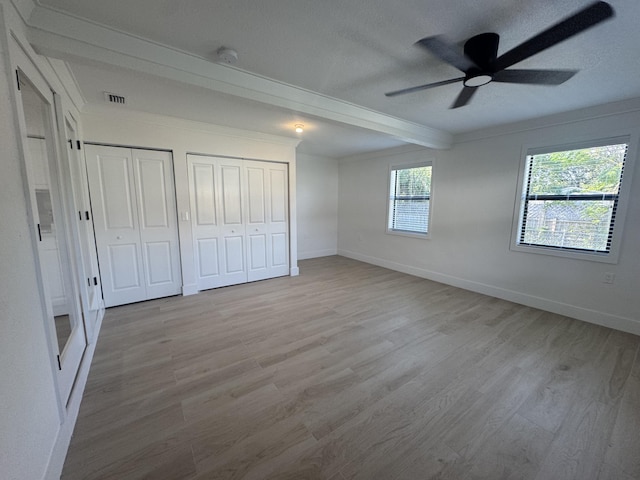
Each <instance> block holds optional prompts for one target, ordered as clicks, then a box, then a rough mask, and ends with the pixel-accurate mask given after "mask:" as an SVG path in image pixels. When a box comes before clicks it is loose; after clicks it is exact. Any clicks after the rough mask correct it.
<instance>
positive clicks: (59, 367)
mask: <svg viewBox="0 0 640 480" xmlns="http://www.w3.org/2000/svg"><path fill="white" fill-rule="evenodd" d="M56 357H58V370H62V364H61V363H60V355H56Z"/></svg>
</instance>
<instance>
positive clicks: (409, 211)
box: [387, 163, 431, 236]
mask: <svg viewBox="0 0 640 480" xmlns="http://www.w3.org/2000/svg"><path fill="white" fill-rule="evenodd" d="M430 202H431V163H421V164H418V165H410V166H402V167H392V168H391V175H390V181H389V212H388V222H387V232H389V233H399V234H408V235H420V236H426V235H427V233H428V232H429V213H430V208H429V207H430Z"/></svg>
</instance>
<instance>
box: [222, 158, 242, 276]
mask: <svg viewBox="0 0 640 480" xmlns="http://www.w3.org/2000/svg"><path fill="white" fill-rule="evenodd" d="M243 184H244V170H243V166H242V160H234V159H226V158H225V159H221V160H220V190H219V192H220V202H219V205H220V221H221V227H222V228H221V233H222V242H221V251H222V261H221V262H220V266H221V272H222V275H223V276H224V278H225V281H224V284H225V285H234V284H236V283H244V282H246V281H247V266H246V261H245V249H246V245H245V242H246V238H245V236H246V229H245V224H244V202H243V201H242V191H243Z"/></svg>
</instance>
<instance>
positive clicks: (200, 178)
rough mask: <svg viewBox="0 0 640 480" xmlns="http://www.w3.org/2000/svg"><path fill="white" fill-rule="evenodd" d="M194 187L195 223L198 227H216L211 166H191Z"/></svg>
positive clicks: (213, 178) (214, 190)
mask: <svg viewBox="0 0 640 480" xmlns="http://www.w3.org/2000/svg"><path fill="white" fill-rule="evenodd" d="M192 178H193V181H194V185H195V189H194V190H195V205H194V207H195V212H196V215H195V222H196V225H198V226H201V227H202V226H205V225H216V224H217V220H216V198H215V193H216V188H215V184H214V181H215V177H214V171H213V165H202V164H193V176H192Z"/></svg>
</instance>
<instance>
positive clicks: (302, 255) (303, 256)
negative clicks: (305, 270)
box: [298, 248, 338, 260]
mask: <svg viewBox="0 0 640 480" xmlns="http://www.w3.org/2000/svg"><path fill="white" fill-rule="evenodd" d="M337 254H338V250H337V249H335V248H329V249H325V250H314V251H311V252H298V260H307V259H309V258H318V257H329V256H331V255H337Z"/></svg>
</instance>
